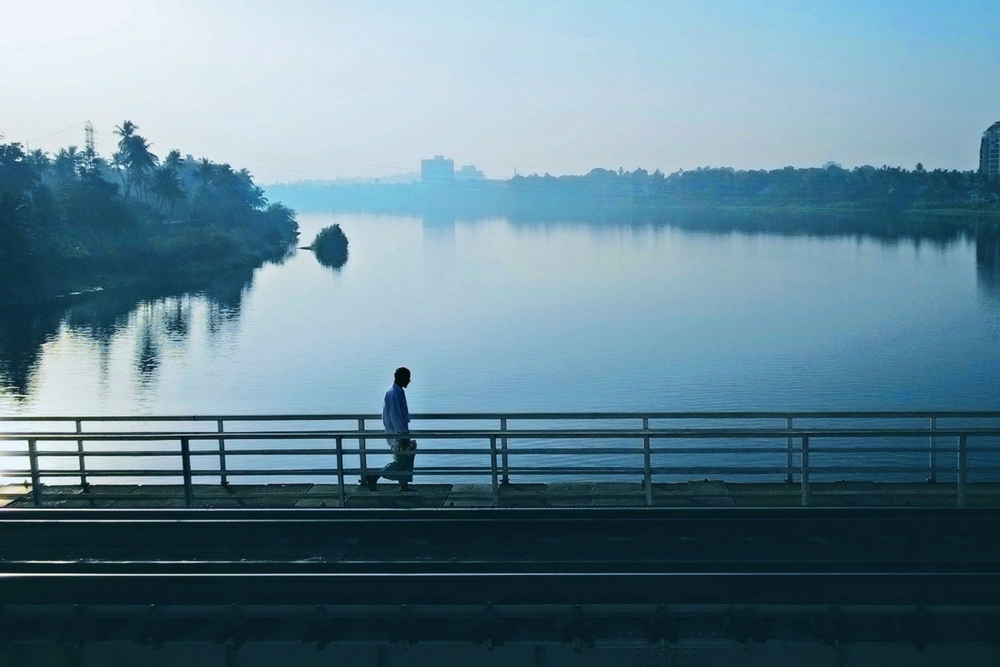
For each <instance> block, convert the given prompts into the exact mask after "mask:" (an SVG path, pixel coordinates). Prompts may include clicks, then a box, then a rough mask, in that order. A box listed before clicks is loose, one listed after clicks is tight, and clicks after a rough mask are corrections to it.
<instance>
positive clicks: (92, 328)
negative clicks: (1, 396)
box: [0, 269, 254, 400]
mask: <svg viewBox="0 0 1000 667" xmlns="http://www.w3.org/2000/svg"><path fill="white" fill-rule="evenodd" d="M253 274H254V270H253V269H247V270H244V271H238V272H233V273H229V274H226V275H224V276H217V277H213V278H210V279H208V280H201V281H198V282H193V281H184V280H174V281H170V282H165V283H160V284H157V285H146V286H143V287H141V288H119V289H112V290H106V291H101V292H93V293H90V294H84V295H75V296H69V297H62V298H53V299H46V300H42V301H36V302H27V303H17V304H4V305H3V307H2V308H0V390H2V391H3V392H4V393H6V394H8V395H10V396H12V397H14V398H15V399H17V400H24V399H26V398H28V396H29V394H30V391H31V387H32V384H33V382H34V380H35V374H36V373H37V371H38V368H39V364H40V362H41V358H42V349H43V347H44V346H45V345H46V344H47V343H51V342H54V341H56V340H58V339H59V338H60V336H61V335H62V334H64V333H69V334H72V335H74V336H77V337H84V338H86V339H87V340H89V341H92V342H93V343H94V344H95V346H96V347H97V348H98V350H99V359H100V368H101V383H102V385H104V384H106V383H107V381H108V366H109V356H110V348H111V343H112V340H113V339H114V338H115V336H117V335H119V334H120V333H122V332H124V331H125V330H126V329H127V328H129V327H130V326H134V325H138V326H136V330H137V331H138V340H137V344H136V350H135V353H134V359H133V362H132V363H133V367H134V370H135V372H136V375H137V378H138V379H139V382H140V386H142V387H146V388H148V387H150V386H152V385H154V384H155V383H156V381H157V373H158V371H159V369H160V366H161V356H162V354H163V349H164V343H172V344H184V343H185V342H186V341H187V339H188V338H189V337H190V336H191V335H192V333H194V330H193V325H192V323H193V311H194V308H195V305H196V304H197V303H199V302H204V303H205V304H206V306H207V309H208V313H207V320H206V325H205V329H206V333H207V335H208V336H209V337H210V338H212V337H215V336H218V335H220V334H222V333H224V332H225V331H227V330H228V329H229V328H231V326H232V325H234V324H235V323H236V322H237V321H238V320H239V317H240V308H241V305H242V301H243V297H244V295H245V294H246V293H247V292H248V290H249V289H250V288H251V287H252V285H253Z"/></svg>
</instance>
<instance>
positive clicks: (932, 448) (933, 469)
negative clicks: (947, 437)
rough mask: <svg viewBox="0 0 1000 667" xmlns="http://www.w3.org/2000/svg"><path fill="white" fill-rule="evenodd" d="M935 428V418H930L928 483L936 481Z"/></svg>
mask: <svg viewBox="0 0 1000 667" xmlns="http://www.w3.org/2000/svg"><path fill="white" fill-rule="evenodd" d="M936 428H937V417H931V442H930V461H929V463H928V465H929V467H930V471H931V476H930V477H928V478H927V481H928V482H936V481H937V436H936V435H934V429H936Z"/></svg>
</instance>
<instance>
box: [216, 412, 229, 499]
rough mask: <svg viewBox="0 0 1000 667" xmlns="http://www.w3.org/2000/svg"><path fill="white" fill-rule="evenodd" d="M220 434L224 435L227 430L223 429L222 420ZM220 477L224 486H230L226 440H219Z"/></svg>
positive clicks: (219, 425)
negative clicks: (227, 472) (227, 471)
mask: <svg viewBox="0 0 1000 667" xmlns="http://www.w3.org/2000/svg"><path fill="white" fill-rule="evenodd" d="M218 427H219V429H218V430H219V433H222V432H223V431H224V430H225V428H224V427H223V423H222V420H221V419H220V420H219V421H218ZM219 473H220V475H219V477H220V482H221V484H222V486H226V485H227V484H229V478H228V477H227V476H226V439H225V438H219Z"/></svg>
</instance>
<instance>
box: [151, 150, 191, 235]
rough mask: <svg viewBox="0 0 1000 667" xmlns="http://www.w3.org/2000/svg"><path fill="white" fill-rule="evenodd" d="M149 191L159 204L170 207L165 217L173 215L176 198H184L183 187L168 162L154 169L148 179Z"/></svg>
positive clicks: (168, 217)
mask: <svg viewBox="0 0 1000 667" xmlns="http://www.w3.org/2000/svg"><path fill="white" fill-rule="evenodd" d="M179 155H180V154H178V156H179ZM150 191H151V192H152V193H153V194H154V195H155V196H156V198H157V199H159V200H160V205H161V206H163V205H167V206H169V207H170V208H169V211H168V212H167V219H168V220H169V219H170V218H172V217H173V215H174V205H175V204H176V203H177V200H178V199H183V198H184V188H182V187H181V181H180V178H179V177H178V175H177V170H176V169H174V168H173V167H172V166H171V165H170V164H168V163H165V164H164V165H163V166H162V167H160V168H159V169H156V170H155V171H154V172H153V175H152V178H151V179H150Z"/></svg>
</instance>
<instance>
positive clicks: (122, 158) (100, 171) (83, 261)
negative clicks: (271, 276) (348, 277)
mask: <svg viewBox="0 0 1000 667" xmlns="http://www.w3.org/2000/svg"><path fill="white" fill-rule="evenodd" d="M138 129H139V128H138V126H137V125H135V124H134V123H132V122H131V121H128V120H126V121H124V122H123V123H122V124H121V125H120V126H118V127H116V128H115V133H116V135H117V136H118V138H119V141H118V145H117V148H118V150H117V151H115V152H114V154H113V155H112V156H111V158H110V160H106V159H104V158H103V157H101V156H100V155H98V154H97V151H96V150H95V148H94V142H93V129H92V127H90V126H89V125H88V128H87V135H86V143H85V147H84V148H83V149H82V150H80V149H79V148H78V147H77V146H69V147H67V148H63V149H60V150H59V151H58V153H57V154H56V155H55V156H50V155H48V154H46V153H44V152H42V151H40V150H34V151H25V150H24V149H23V148H22V146H21V144H19V143H3V137H2V136H0V301H4V300H8V301H9V300H22V299H26V298H37V297H40V296H49V295H57V294H65V293H67V292H74V291H86V290H93V289H99V288H107V287H116V286H122V285H135V284H141V283H155V282H158V281H163V280H176V279H178V278H194V277H197V276H209V275H218V274H221V273H224V272H226V271H231V270H246V269H248V268H254V267H257V266H260V265H261V264H263V263H264V262H267V261H280V260H281V259H282V258H284V257H285V256H286V255H287V254H288V252H289V251H290V250H291V249H292V248H294V243H295V240H296V239H297V237H298V223H297V222H296V220H295V212H294V211H293V210H291V209H290V208H288V207H286V206H283V205H282V204H280V203H269V202H268V200H267V198H266V197H265V196H264V191H263V189H262V188H260V187H259V186H257V185H256V184H255V183H254V181H253V178H252V176H251V175H250V172H248V171H247V170H246V169H240V170H236V169H234V168H233V167H231V166H230V165H229V164H218V163H215V162H212V161H210V160H208V159H205V158H202V159H196V158H194V157H193V156H191V155H186V156H182V155H181V153H180V151H179V150H171V151H169V152H168V153H167V155H166V157H164V158H163V159H162V160H160V158H159V157H158V156H157V155H156V154H155V153H153V151H152V144H150V142H149V141H147V140H146V138H145V137H143V136H141V135H140V134H139V133H138Z"/></svg>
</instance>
